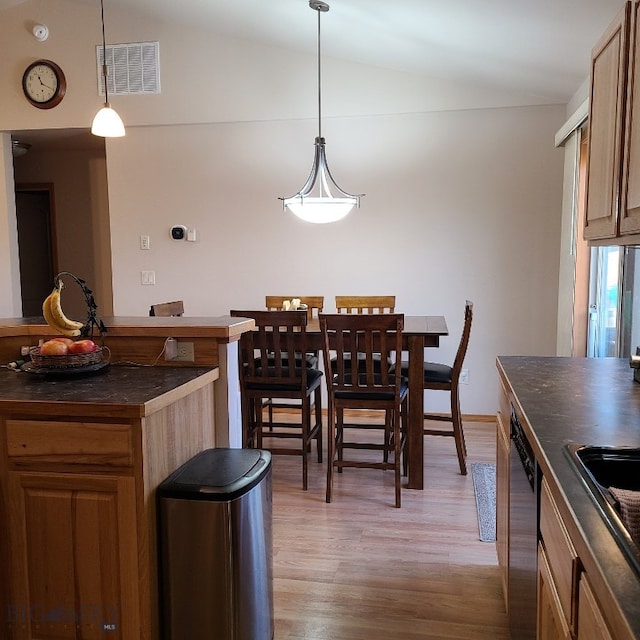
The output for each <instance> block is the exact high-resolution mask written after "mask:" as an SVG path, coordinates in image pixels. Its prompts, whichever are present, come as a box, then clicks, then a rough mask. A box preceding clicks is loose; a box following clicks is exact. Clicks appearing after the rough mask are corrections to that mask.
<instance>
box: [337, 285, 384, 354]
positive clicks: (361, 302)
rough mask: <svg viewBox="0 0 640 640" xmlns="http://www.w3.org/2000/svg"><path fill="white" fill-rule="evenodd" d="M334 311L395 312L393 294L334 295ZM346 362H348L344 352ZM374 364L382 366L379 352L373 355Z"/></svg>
mask: <svg viewBox="0 0 640 640" xmlns="http://www.w3.org/2000/svg"><path fill="white" fill-rule="evenodd" d="M335 302H336V311H337V312H338V313H345V314H357V315H368V314H372V313H395V309H396V297H395V296H336V298H335ZM345 357H346V359H347V362H350V360H349V355H348V354H346V356H345ZM375 360H376V362H377V364H376V366H382V359H381V357H380V354H377V355H376V356H375Z"/></svg>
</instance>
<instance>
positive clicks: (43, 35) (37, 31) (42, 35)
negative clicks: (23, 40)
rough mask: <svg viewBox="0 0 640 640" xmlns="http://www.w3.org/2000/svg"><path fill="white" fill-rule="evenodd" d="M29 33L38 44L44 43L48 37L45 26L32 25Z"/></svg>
mask: <svg viewBox="0 0 640 640" xmlns="http://www.w3.org/2000/svg"><path fill="white" fill-rule="evenodd" d="M31 31H32V33H33V37H34V38H35V39H36V40H39V41H40V42H44V41H45V40H46V39H47V38H48V37H49V29H48V28H47V25H46V24H34V25H33V29H32V30H31Z"/></svg>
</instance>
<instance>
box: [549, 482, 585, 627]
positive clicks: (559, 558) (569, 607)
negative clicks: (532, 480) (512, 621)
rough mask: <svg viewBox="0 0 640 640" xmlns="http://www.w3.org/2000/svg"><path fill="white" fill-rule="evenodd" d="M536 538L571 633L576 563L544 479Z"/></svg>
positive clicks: (574, 606)
mask: <svg viewBox="0 0 640 640" xmlns="http://www.w3.org/2000/svg"><path fill="white" fill-rule="evenodd" d="M540 534H541V536H542V542H543V544H544V550H545V552H546V557H547V559H548V561H549V569H550V572H551V575H552V577H553V582H554V584H555V586H556V590H557V593H558V598H559V600H560V605H561V607H562V612H563V613H564V615H565V618H566V621H567V623H568V624H569V626H570V628H571V629H574V628H575V623H576V613H577V612H576V600H577V593H578V576H579V571H580V562H579V560H578V554H577V553H576V550H575V549H574V547H573V544H572V543H571V540H570V539H569V535H568V534H567V530H566V529H565V526H564V524H563V523H562V519H561V517H560V513H559V512H558V507H557V506H556V503H555V501H554V499H553V496H552V495H551V491H550V490H549V485H548V484H547V482H546V480H545V479H544V478H543V480H542V485H541V495H540Z"/></svg>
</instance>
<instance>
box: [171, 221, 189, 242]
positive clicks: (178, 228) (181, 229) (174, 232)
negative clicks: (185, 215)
mask: <svg viewBox="0 0 640 640" xmlns="http://www.w3.org/2000/svg"><path fill="white" fill-rule="evenodd" d="M186 236H187V227H185V226H184V225H182V224H177V225H174V226H173V227H171V237H172V238H173V239H174V240H184V239H185V238H186Z"/></svg>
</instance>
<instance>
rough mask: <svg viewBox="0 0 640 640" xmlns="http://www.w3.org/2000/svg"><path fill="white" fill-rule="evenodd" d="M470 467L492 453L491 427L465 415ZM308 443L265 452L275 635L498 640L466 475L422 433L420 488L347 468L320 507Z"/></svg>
mask: <svg viewBox="0 0 640 640" xmlns="http://www.w3.org/2000/svg"><path fill="white" fill-rule="evenodd" d="M465 435H466V438H467V446H468V450H469V458H468V463H469V467H470V464H471V462H494V461H495V424H494V423H487V422H485V423H482V422H475V423H465ZM316 460H317V459H316V457H315V447H314V451H313V452H312V456H311V457H310V462H309V489H308V491H306V492H304V491H302V488H301V487H302V472H301V460H300V458H298V457H293V456H274V457H273V514H274V515H273V532H274V599H275V640H389V639H396V638H398V639H400V638H401V639H403V640H418V639H420V640H427V639H429V640H435V639H443V640H444V639H446V640H454V639H460V640H474V639H480V638H482V639H492V640H502V639H504V640H508V638H509V633H508V622H507V616H506V612H505V606H504V600H503V597H502V590H501V586H500V578H499V574H498V566H497V560H496V551H495V544H493V543H487V542H480V541H479V535H478V523H477V516H476V506H475V497H474V492H473V481H472V479H471V473H469V475H467V476H461V475H460V472H459V468H458V461H457V457H456V453H455V444H454V441H453V439H452V438H442V437H435V436H425V459H424V465H425V487H426V488H425V489H424V490H423V491H416V490H409V489H406V490H405V489H403V492H402V508H401V509H396V508H395V507H394V506H393V504H394V492H393V473H392V472H382V471H378V470H370V469H346V470H345V472H344V473H342V474H337V473H336V474H335V480H334V498H333V502H332V503H331V504H326V503H325V469H326V467H325V465H326V458H325V462H324V463H323V464H318V463H317V461H316Z"/></svg>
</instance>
